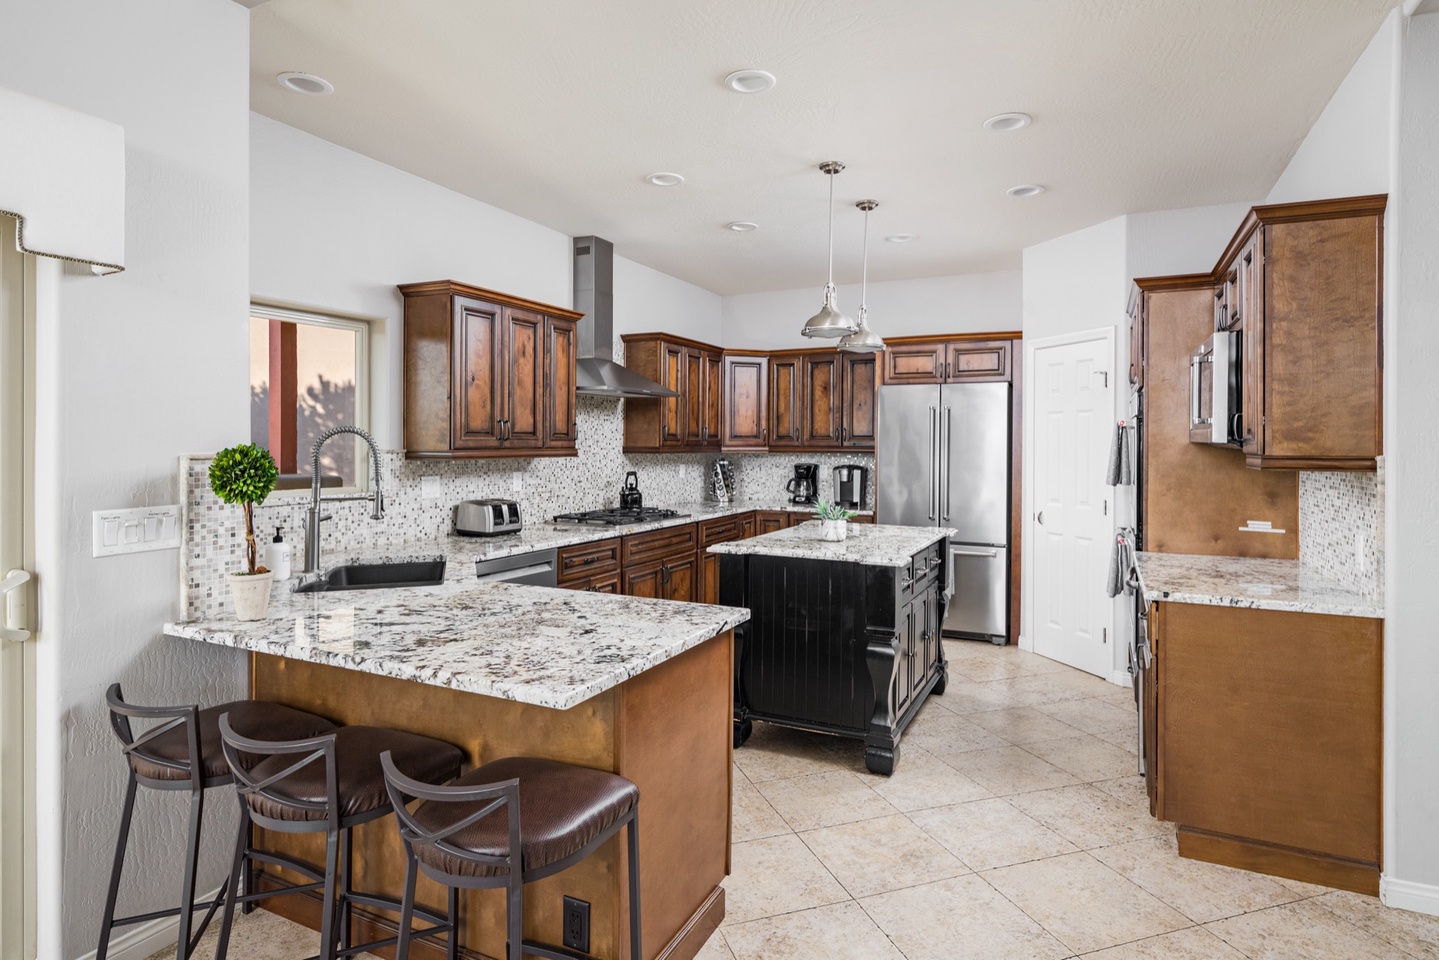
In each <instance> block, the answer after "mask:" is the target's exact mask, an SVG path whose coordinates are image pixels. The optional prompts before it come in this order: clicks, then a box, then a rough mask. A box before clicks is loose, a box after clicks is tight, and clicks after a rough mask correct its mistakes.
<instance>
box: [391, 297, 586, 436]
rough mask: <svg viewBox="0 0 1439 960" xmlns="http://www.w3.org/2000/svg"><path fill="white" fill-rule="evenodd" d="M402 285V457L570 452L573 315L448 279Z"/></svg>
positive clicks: (572, 430)
mask: <svg viewBox="0 0 1439 960" xmlns="http://www.w3.org/2000/svg"><path fill="white" fill-rule="evenodd" d="M400 292H401V293H402V294H403V295H404V300H405V308H404V309H405V319H404V374H403V375H404V383H403V393H404V442H405V455H406V456H407V457H411V458H462V457H487V456H488V457H495V456H524V457H533V456H574V454H575V420H576V417H575V322H576V321H577V320H578V319H579V317H580V314H578V313H575V312H574V311H573V310H566V309H564V308H562V307H552V306H548V305H546V304H542V303H536V302H534V301H531V300H525V299H522V298H519V297H512V296H509V295H508V294H503V293H498V292H496V291H493V290H486V289H484V288H482V287H475V286H471V285H469V284H463V283H457V282H455V281H453V280H438V281H434V282H430V283H412V284H404V285H402V286H401V287H400Z"/></svg>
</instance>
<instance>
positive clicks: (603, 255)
mask: <svg viewBox="0 0 1439 960" xmlns="http://www.w3.org/2000/svg"><path fill="white" fill-rule="evenodd" d="M574 251H575V309H576V310H578V311H580V312H582V313H583V314H584V315H585V316H584V318H583V319H582V320H580V322H579V328H578V331H577V332H578V344H577V346H578V357H579V359H578V360H577V361H576V362H575V392H576V393H579V394H584V395H585V396H589V397H616V398H618V397H677V396H679V394H678V393H675V392H674V391H673V390H670V389H668V388H667V387H662V386H660V385H659V384H658V383H655V382H654V381H653V380H650V379H648V378H646V377H642V376H640V375H639V374H638V373H635V372H634V371H633V370H630V369H629V368H627V367H623V366H621V365H620V364H618V363H615V361H614V356H615V350H614V343H615V297H614V273H615V271H614V267H615V246H614V244H612V243H610V242H609V241H608V240H603V239H601V238H599V237H575V238H574Z"/></svg>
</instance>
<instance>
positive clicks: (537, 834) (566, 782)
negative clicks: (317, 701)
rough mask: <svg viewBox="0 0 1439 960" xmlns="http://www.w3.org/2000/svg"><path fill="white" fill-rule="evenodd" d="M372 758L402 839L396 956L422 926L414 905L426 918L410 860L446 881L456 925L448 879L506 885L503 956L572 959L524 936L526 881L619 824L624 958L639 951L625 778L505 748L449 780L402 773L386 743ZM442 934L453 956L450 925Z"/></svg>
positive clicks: (404, 953)
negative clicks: (625, 904)
mask: <svg viewBox="0 0 1439 960" xmlns="http://www.w3.org/2000/svg"><path fill="white" fill-rule="evenodd" d="M380 762H381V763H382V764H383V766H384V770H385V786H386V787H387V788H388V789H389V791H390V802H391V804H393V806H394V808H395V815H396V817H397V818H398V819H399V821H400V837H401V838H402V839H403V840H404V843H405V893H404V907H403V909H402V911H401V913H400V937H399V945H398V946H397V947H396V950H395V957H396V960H408V957H409V949H410V940H411V938H412V937H416V936H424V935H426V931H415V932H413V933H412V932H411V930H410V925H411V923H412V922H413V914H415V913H420V914H421V916H422V917H426V914H425V913H424V912H422V911H421V910H419V908H417V907H416V906H415V875H416V867H418V869H419V872H421V873H424V874H425V876H427V877H429V878H430V879H431V880H436V881H439V882H440V883H443V884H445V885H446V886H447V887H449V889H450V903H451V906H450V924H451V925H452V927H453V928H454V929H458V927H459V918H458V916H457V915H456V913H455V907H454V903H455V890H456V888H458V887H464V888H467V889H483V888H492V887H504V888H505V890H506V896H507V907H506V926H507V930H506V937H507V942H508V950H507V953H506V957H507V958H508V960H521V957H523V956H524V955H525V954H530V955H533V956H537V957H545V958H547V960H576V958H577V957H579V956H581V954H577V953H575V952H574V951H573V950H570V949H568V948H566V947H559V946H555V945H554V944H549V943H541V942H538V941H535V940H525V939H523V932H522V931H523V928H524V897H523V889H524V885H525V884H526V883H530V882H532V881H535V880H542V879H544V878H545V877H548V876H550V875H552V874H556V873H559V872H560V871H561V870H563V869H565V868H566V867H569V866H572V865H574V864H576V863H578V862H579V861H581V860H583V859H584V858H585V857H587V856H589V855H590V854H591V853H593V852H594V851H595V849H596V848H598V847H599V845H600V844H602V843H604V842H605V841H606V840H608V839H609V838H610V837H612V836H614V835H615V834H616V833H618V832H619V830H620V828H621V827H626V828H627V829H626V831H625V835H626V839H627V840H628V841H629V885H630V957H631V960H642V958H643V956H644V954H643V953H641V952H640V841H639V828H640V822H639V809H640V792H639V788H638V787H636V786H635V785H634V784H633V783H631V782H630V781H629V780H626V779H625V778H624V777H621V776H618V775H616V774H613V773H606V772H605V771H603V770H592V769H590V768H589V767H580V766H576V765H574V764H571V763H560V762H558V761H555V760H545V759H542V758H539V757H505V758H504V759H501V760H495V761H492V762H491V763H487V764H485V765H484V766H482V767H478V768H476V769H475V770H472V771H471V772H469V773H467V774H465V775H464V776H463V777H460V778H459V779H458V780H455V781H454V782H453V783H451V784H449V785H448V786H435V785H432V784H427V783H421V782H419V781H417V780H415V779H413V778H411V777H408V776H406V775H405V774H403V773H401V772H400V770H399V769H397V763H396V759H395V758H394V757H392V756H391V755H390V754H389V753H388V752H386V753H383V754H381V755H380ZM409 797H414V798H418V799H420V800H422V801H424V802H423V803H421V804H420V805H419V806H417V807H416V808H415V810H414V812H413V813H411V812H410V811H409V810H407V809H405V803H406V799H407V798H409ZM492 814H502V815H501V816H492ZM516 851H518V854H516ZM426 918H427V917H426ZM450 938H451V940H450V945H451V953H450V957H451V960H453V958H454V956H455V953H454V938H455V934H454V933H453V932H451V934H450Z"/></svg>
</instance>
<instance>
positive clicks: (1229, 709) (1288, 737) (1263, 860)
mask: <svg viewBox="0 0 1439 960" xmlns="http://www.w3.org/2000/svg"><path fill="white" fill-rule="evenodd" d="M1150 625H1151V636H1152V638H1153V650H1152V653H1153V665H1152V670H1153V674H1154V676H1153V682H1152V683H1151V684H1149V685H1147V687H1146V692H1147V693H1148V694H1149V696H1150V697H1152V703H1153V707H1154V709H1152V710H1147V711H1146V716H1147V720H1148V718H1153V719H1152V723H1153V724H1154V730H1153V733H1152V737H1153V739H1154V748H1153V753H1152V754H1151V763H1150V766H1151V776H1152V777H1153V779H1154V786H1153V791H1154V792H1153V796H1154V797H1155V801H1154V806H1155V812H1156V814H1157V815H1158V816H1160V817H1161V818H1163V819H1165V820H1171V821H1173V822H1175V823H1177V824H1179V851H1180V853H1181V855H1183V856H1190V857H1195V858H1197V859H1201V860H1209V861H1212V862H1216V863H1225V864H1229V865H1231V866H1242V867H1244V868H1245V869H1249V870H1258V871H1260V872H1264V873H1270V874H1275V875H1278V876H1283V877H1289V878H1291V879H1295V880H1304V881H1307V882H1310V883H1321V884H1324V885H1326V886H1333V887H1340V888H1342V889H1347V890H1354V891H1357V892H1361V893H1367V894H1369V895H1371V896H1372V895H1374V894H1376V893H1377V892H1378V884H1379V867H1380V854H1381V836H1380V799H1381V771H1382V762H1381V761H1382V753H1383V751H1382V730H1383V724H1382V713H1383V697H1382V676H1383V662H1382V647H1383V636H1382V626H1383V624H1382V621H1380V620H1377V619H1365V618H1358V617H1340V616H1329V615H1324V614H1312V613H1290V612H1286V611H1277V610H1252V609H1244V608H1233V607H1222V606H1204V605H1199V604H1183V603H1163V604H1154V605H1152V606H1151V612H1150ZM1316 650H1322V651H1323V656H1316V655H1315V651H1316ZM1149 703H1150V700H1149V699H1146V705H1148V704H1149ZM1149 737H1150V734H1148V733H1146V741H1148V739H1149Z"/></svg>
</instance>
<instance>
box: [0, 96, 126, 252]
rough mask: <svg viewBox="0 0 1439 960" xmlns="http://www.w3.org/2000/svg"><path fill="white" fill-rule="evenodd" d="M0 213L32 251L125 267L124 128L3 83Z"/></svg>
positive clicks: (26, 249)
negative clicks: (12, 219) (14, 219)
mask: <svg viewBox="0 0 1439 960" xmlns="http://www.w3.org/2000/svg"><path fill="white" fill-rule="evenodd" d="M0 212H4V213H8V214H11V215H12V216H14V217H17V218H18V219H19V220H20V229H19V231H18V232H17V235H18V238H19V247H20V249H21V250H23V251H24V252H26V253H33V254H36V255H38V256H45V257H56V258H59V259H62V260H74V261H78V262H80V263H89V264H93V265H95V266H96V267H97V268H98V270H97V272H100V273H116V272H118V271H120V270H123V269H125V267H124V263H125V130H124V128H123V127H120V126H119V125H117V124H113V123H110V122H108V121H106V120H99V119H96V118H95V117H91V116H87V115H86V114H83V113H78V112H77V111H74V110H70V109H68V108H66V107H61V106H57V105H55V104H53V103H48V102H46V101H44V100H37V99H35V98H34V97H28V96H25V95H24V94H20V93H16V92H14V91H13V90H6V89H4V88H3V87H0Z"/></svg>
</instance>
